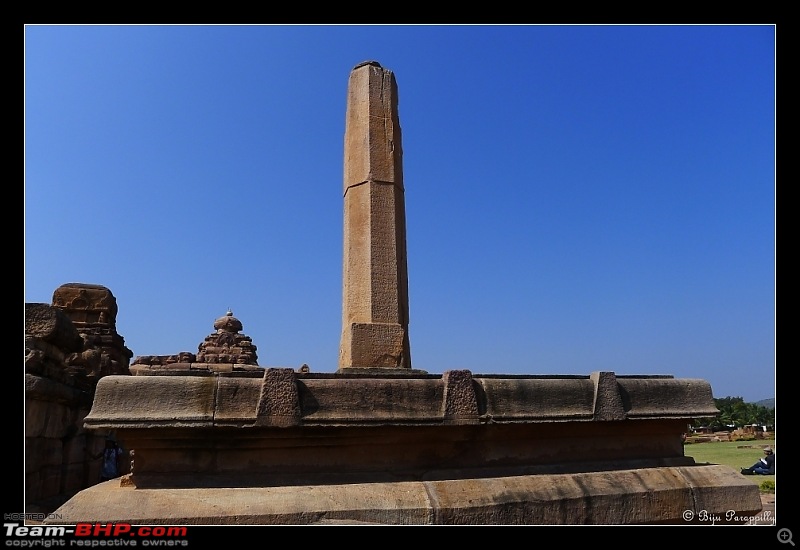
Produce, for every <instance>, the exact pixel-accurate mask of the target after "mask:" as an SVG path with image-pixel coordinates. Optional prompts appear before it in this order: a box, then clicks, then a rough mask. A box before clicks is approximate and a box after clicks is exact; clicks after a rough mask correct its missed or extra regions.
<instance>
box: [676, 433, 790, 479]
mask: <svg viewBox="0 0 800 550" xmlns="http://www.w3.org/2000/svg"><path fill="white" fill-rule="evenodd" d="M767 445H769V446H771V447H772V449H773V450H774V451H775V457H776V459H777V456H778V452H777V449H776V447H775V440H774V439H758V440H756V441H710V442H707V443H691V444H688V445H684V447H683V454H684V455H686V456H691V457H692V458H694V461H695V462H697V463H700V464H703V463H708V464H723V465H725V466H730V467H731V468H733V469H734V470H736V471H737V472H738V471H739V470H741V469H742V468H749V467H750V466H752V465H753V464H754V463H755V462H756V461H757V460H758V459H759V458H761V457H762V456H764V451H763V449H764V447H765V446H767ZM746 477H747V479H749V480H751V481H752V482H753V483H754V484H756V485H758V486H759V487H760V486H761V484H762V483H763V482H765V481H772V483H773V488H774V483H775V476H774V475H772V476H746ZM761 490H762V491H763V492H771V491H765V489H764V488H761ZM773 490H774V489H773Z"/></svg>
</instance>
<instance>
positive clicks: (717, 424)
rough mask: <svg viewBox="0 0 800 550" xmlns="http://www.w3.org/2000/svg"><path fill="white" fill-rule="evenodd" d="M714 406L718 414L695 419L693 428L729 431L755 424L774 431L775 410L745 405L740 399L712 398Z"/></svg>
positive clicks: (750, 404) (755, 405)
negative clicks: (702, 427)
mask: <svg viewBox="0 0 800 550" xmlns="http://www.w3.org/2000/svg"><path fill="white" fill-rule="evenodd" d="M714 405H715V406H716V407H717V409H719V414H718V415H717V416H714V417H709V418H697V419H695V420H694V421H693V422H692V427H693V428H699V427H701V426H705V427H708V428H711V429H712V430H714V431H722V430H730V429H734V428H741V427H743V426H750V425H753V424H756V425H758V426H768V427H769V429H770V431H774V429H775V409H774V408H769V407H764V406H763V405H759V404H757V403H745V402H744V399H742V398H741V397H722V398H720V399H717V398H714Z"/></svg>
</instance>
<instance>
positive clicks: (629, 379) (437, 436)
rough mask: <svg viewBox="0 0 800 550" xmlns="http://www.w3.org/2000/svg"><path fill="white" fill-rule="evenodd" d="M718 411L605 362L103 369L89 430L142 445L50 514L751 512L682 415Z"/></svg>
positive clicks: (650, 515)
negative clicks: (514, 368) (705, 457)
mask: <svg viewBox="0 0 800 550" xmlns="http://www.w3.org/2000/svg"><path fill="white" fill-rule="evenodd" d="M156 372H158V371H153V373H156ZM206 372H207V371H206ZM256 374H260V376H256ZM716 412H717V411H716V409H715V408H714V405H713V399H712V397H711V389H710V386H709V385H708V383H707V382H705V381H703V380H697V379H675V378H673V377H671V376H616V375H615V374H614V373H613V372H595V373H592V374H590V375H587V376H534V375H532V376H499V375H475V376H473V375H472V373H471V372H470V371H448V372H445V373H444V374H442V375H432V374H431V375H408V376H406V377H400V376H398V375H397V372H396V371H392V375H391V376H387V377H381V376H380V375H379V374H377V373H373V376H367V375H343V374H311V373H297V372H294V371H292V370H291V369H264V370H263V374H262V373H256V372H247V373H238V374H236V373H228V374H219V373H217V374H213V375H211V374H205V375H203V374H200V372H198V374H196V375H193V376H174V375H167V376H158V375H151V376H141V375H140V376H132V377H131V376H128V377H124V376H120V377H107V378H104V379H103V380H101V382H100V383H99V384H98V387H97V393H96V396H95V401H94V405H93V407H92V411H91V412H90V414H89V415H88V416H87V417H86V419H85V422H86V426H87V428H90V429H91V428H94V429H105V430H113V431H115V432H116V434H117V437H118V438H119V439H120V440H121V441H122V443H123V446H124V447H125V448H128V449H134V452H135V454H134V456H133V461H132V469H131V472H132V473H131V474H130V475H128V476H126V477H124V478H122V479H121V480H115V481H111V482H106V483H103V484H101V485H98V486H95V487H92V488H90V489H88V490H86V491H83V492H81V493H79V494H78V495H77V496H76V497H74V498H73V499H72V500H70V501H69V502H67V503H66V504H65V505H64V506H62V507H61V508H59V510H58V511H57V513H58V514H59V516H60V517H61V518H62V520H61V521H62V522H67V523H77V522H82V521H103V522H109V521H117V522H129V523H147V524H150V523H154V524H187V525H196V524H242V523H247V524H312V523H325V522H338V523H375V524H513V525H516V524H657V523H676V524H681V523H685V519H684V518H685V515H684V514H686V513H687V511H691V512H692V513H697V512H699V511H700V510H706V511H709V512H712V511H714V512H719V513H721V514H724V513H725V512H727V511H728V510H734V511H736V513H737V514H739V515H753V514H755V513H757V512H758V511H760V510H761V500H760V497H759V493H758V488H757V487H756V486H754V485H753V484H752V483H750V482H749V481H748V480H747V479H745V478H744V477H743V476H741V475H740V474H739V473H738V472H735V471H733V470H731V469H730V468H727V467H724V466H717V465H698V464H695V463H694V461H693V459H692V458H691V457H686V456H684V453H683V441H682V435H683V433H684V432H685V430H686V427H687V423H688V422H690V421H691V419H692V418H694V417H707V416H711V415H714V414H716Z"/></svg>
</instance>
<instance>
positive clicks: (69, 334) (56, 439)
mask: <svg viewBox="0 0 800 550" xmlns="http://www.w3.org/2000/svg"><path fill="white" fill-rule="evenodd" d="M116 315H117V303H116V298H115V297H114V295H113V294H112V293H111V291H110V290H109V289H107V288H105V287H103V286H99V285H87V284H81V283H69V284H65V285H62V286H60V287H59V288H58V289H56V291H55V292H54V294H53V302H52V304H46V303H26V304H25V506H26V511H31V512H38V511H49V510H54V509H55V508H56V507H57V506H59V505H60V504H61V503H63V502H65V501H66V500H68V499H69V498H71V497H72V496H73V495H75V494H76V493H77V492H78V491H81V490H82V489H85V488H87V487H89V486H91V485H94V484H96V483H98V482H99V480H100V466H101V460H100V459H99V458H98V459H93V458H92V456H93V455H97V454H99V453H100V452H101V451H102V449H103V448H104V446H105V437H106V435H108V434H106V433H104V432H102V431H101V432H96V431H87V430H85V429H84V427H83V421H84V418H85V417H86V415H87V414H89V410H90V409H91V406H92V401H93V399H94V392H95V386H96V384H97V381H98V380H100V379H101V378H102V377H104V376H107V375H110V374H130V371H129V364H130V359H131V357H132V356H133V353H132V352H131V350H129V349H128V348H127V347H125V343H124V339H123V338H122V337H121V336H120V335H119V334H117V331H116Z"/></svg>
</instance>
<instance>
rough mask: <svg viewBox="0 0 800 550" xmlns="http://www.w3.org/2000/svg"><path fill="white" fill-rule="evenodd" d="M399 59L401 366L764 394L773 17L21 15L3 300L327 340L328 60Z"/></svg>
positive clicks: (162, 334)
mask: <svg viewBox="0 0 800 550" xmlns="http://www.w3.org/2000/svg"><path fill="white" fill-rule="evenodd" d="M365 60H377V61H378V62H380V63H381V64H382V65H383V66H384V67H385V68H387V69H389V70H392V71H394V73H395V76H396V79H397V82H398V86H399V98H400V106H399V110H400V125H401V127H402V132H403V150H404V173H405V188H406V196H405V199H406V210H407V226H408V234H407V244H408V270H409V293H410V321H411V322H410V338H411V359H412V366H413V367H414V368H417V369H423V370H427V371H428V372H431V373H441V372H444V371H445V370H450V369H470V370H471V371H472V372H473V373H476V374H480V373H499V374H589V373H590V372H592V371H595V370H611V371H614V372H616V373H618V374H672V375H674V376H676V377H680V378H703V379H706V380H708V381H709V382H710V383H711V385H712V388H713V392H714V396H715V397H724V396H741V397H744V398H745V400H747V401H756V400H760V399H764V398H770V397H773V396H774V395H775V27H774V26H772V25H741V26H739V25H733V26H727V25H721V26H698V25H694V26H660V25H652V26H612V25H608V26H537V25H533V26H300V25H298V26H36V25H34V26H27V27H26V28H25V301H26V302H47V303H49V302H50V301H51V299H52V295H53V291H54V290H55V289H56V288H57V287H58V286H60V285H61V284H64V283H68V282H83V283H92V284H100V285H104V286H107V287H108V288H109V289H111V291H112V292H113V293H114V295H115V296H116V298H117V303H118V306H119V314H118V316H117V330H118V332H119V333H120V334H121V335H122V336H123V337H124V338H125V343H126V345H127V346H128V347H129V348H130V349H131V350H132V351H133V352H134V355H164V354H172V353H177V352H179V351H190V352H196V351H197V346H198V344H199V343H200V342H202V341H203V339H204V337H205V336H207V335H208V334H210V333H211V332H213V327H212V325H213V322H214V320H215V319H216V318H218V317H220V316H221V315H223V314H224V313H225V311H226V310H227V309H228V308H231V309H232V310H233V313H234V315H236V317H238V318H239V319H240V320H241V321H242V323H243V325H244V330H243V332H244V333H245V334H247V335H248V336H250V337H251V338H252V339H253V343H254V344H255V345H256V346H257V347H258V357H259V364H260V365H262V366H283V367H298V366H300V365H301V364H303V363H307V364H308V365H309V366H310V367H311V370H312V371H313V372H334V371H335V370H336V368H337V357H338V348H339V336H340V330H341V293H342V223H343V222H342V208H343V203H342V162H343V161H342V159H343V150H342V148H343V137H344V120H345V118H344V117H345V99H346V91H347V79H348V75H349V73H350V70H351V69H352V68H353V67H354V66H355V65H356V64H358V63H360V62H361V61H365Z"/></svg>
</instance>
